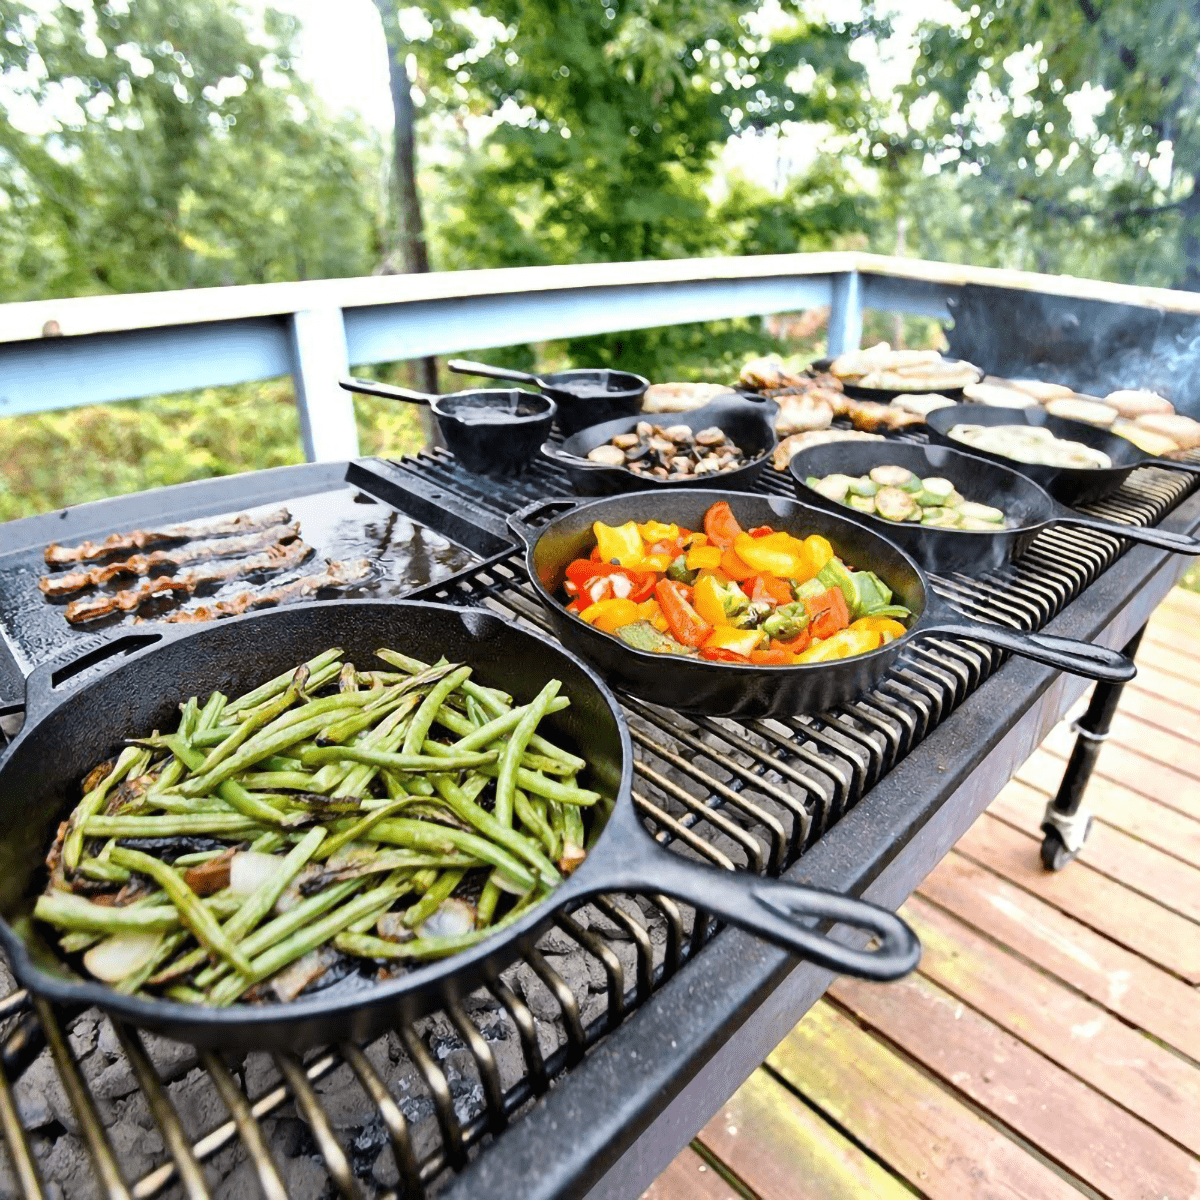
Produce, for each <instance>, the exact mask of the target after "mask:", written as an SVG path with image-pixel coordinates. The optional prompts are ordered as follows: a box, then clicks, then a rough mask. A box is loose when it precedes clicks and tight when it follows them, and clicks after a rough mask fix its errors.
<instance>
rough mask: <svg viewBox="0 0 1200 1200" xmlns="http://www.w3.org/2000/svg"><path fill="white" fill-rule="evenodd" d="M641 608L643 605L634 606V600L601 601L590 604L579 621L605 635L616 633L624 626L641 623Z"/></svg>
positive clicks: (580, 615) (581, 614)
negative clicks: (600, 630)
mask: <svg viewBox="0 0 1200 1200" xmlns="http://www.w3.org/2000/svg"><path fill="white" fill-rule="evenodd" d="M640 608H641V605H638V604H634V602H633V601H632V600H601V601H600V602H599V603H597V604H589V605H588V606H587V608H585V609H584V610H583V612H581V613H580V614H579V619H580V620H581V621H585V622H586V623H587V624H588V625H591V626H592V627H593V628H595V629H602V630H603V631H604V632H605V633H615V632H616V631H617V630H618V629H620V628H621V626H622V625H632V624H633V622H634V621H640V620H641V619H642V614H641V613H640V612H639V611H638V610H639V609H640Z"/></svg>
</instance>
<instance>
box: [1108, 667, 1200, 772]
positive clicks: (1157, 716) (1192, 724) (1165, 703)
mask: <svg viewBox="0 0 1200 1200" xmlns="http://www.w3.org/2000/svg"><path fill="white" fill-rule="evenodd" d="M1198 671H1200V668H1198ZM1119 715H1120V716H1121V717H1124V718H1128V719H1129V721H1128V725H1127V726H1126V728H1127V729H1128V730H1129V731H1130V732H1131V733H1136V732H1137V728H1138V726H1140V725H1145V726H1148V727H1149V728H1151V729H1154V730H1158V731H1160V732H1163V733H1168V734H1171V735H1172V736H1173V737H1174V738H1177V739H1179V740H1181V741H1183V742H1186V743H1187V744H1188V745H1189V746H1191V747H1192V752H1193V754H1194V753H1195V750H1196V747H1197V746H1200V721H1198V720H1197V719H1196V714H1195V713H1194V712H1193V711H1192V710H1191V709H1189V708H1184V707H1183V706H1181V705H1178V704H1175V703H1174V702H1173V701H1171V700H1167V699H1165V698H1164V697H1162V696H1155V695H1154V694H1153V693H1151V692H1147V691H1143V690H1139V689H1137V688H1128V689H1127V690H1126V691H1125V692H1123V693H1122V695H1121V707H1120V713H1119ZM1122 724H1125V722H1124V721H1122Z"/></svg>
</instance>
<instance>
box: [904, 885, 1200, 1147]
mask: <svg viewBox="0 0 1200 1200" xmlns="http://www.w3.org/2000/svg"><path fill="white" fill-rule="evenodd" d="M904 913H905V916H906V917H907V918H908V920H909V921H910V922H911V923H912V925H913V928H914V929H916V931H917V933H918V935H919V936H920V938H921V946H922V949H923V953H922V955H921V967H920V971H921V974H922V975H923V976H925V977H926V978H927V979H930V980H932V981H933V982H934V983H936V984H937V985H938V986H939V987H942V988H944V989H945V990H946V991H947V992H949V993H951V994H952V995H954V996H955V997H957V998H958V999H960V1000H963V1001H965V1002H966V1003H967V1004H969V1005H970V1006H971V1007H972V1008H974V1009H977V1010H978V1011H979V1012H981V1013H982V1014H983V1015H984V1016H985V1017H987V1018H988V1019H989V1020H991V1021H994V1022H995V1023H996V1024H997V1025H999V1026H1000V1027H1001V1028H1003V1029H1005V1030H1007V1031H1008V1032H1009V1033H1011V1034H1013V1035H1014V1036H1015V1037H1018V1038H1020V1039H1021V1040H1022V1041H1023V1042H1026V1043H1028V1044H1029V1045H1031V1046H1033V1047H1034V1049H1036V1050H1039V1051H1041V1053H1043V1054H1045V1055H1047V1056H1048V1057H1049V1058H1051V1059H1053V1060H1054V1061H1055V1062H1057V1063H1058V1064H1059V1065H1060V1066H1062V1067H1064V1068H1066V1070H1068V1071H1070V1072H1071V1074H1073V1075H1076V1076H1078V1077H1079V1078H1080V1079H1082V1080H1084V1081H1085V1082H1086V1083H1088V1084H1090V1085H1091V1086H1092V1087H1094V1088H1095V1089H1096V1090H1097V1091H1099V1092H1102V1093H1103V1094H1104V1095H1106V1096H1107V1097H1109V1099H1111V1100H1113V1101H1115V1102H1116V1103H1117V1104H1119V1105H1121V1107H1122V1108H1124V1109H1126V1110H1128V1111H1129V1112H1132V1113H1135V1114H1137V1115H1138V1116H1140V1117H1141V1118H1142V1119H1143V1120H1144V1121H1147V1122H1148V1123H1149V1124H1151V1125H1153V1126H1154V1127H1155V1128H1156V1129H1161V1130H1162V1131H1163V1132H1164V1133H1165V1134H1167V1135H1168V1136H1169V1137H1171V1138H1173V1139H1174V1140H1175V1141H1176V1142H1178V1143H1179V1144H1180V1145H1181V1146H1184V1147H1186V1148H1187V1149H1188V1150H1191V1151H1192V1152H1193V1153H1197V1154H1200V1121H1198V1120H1197V1119H1196V1118H1197V1114H1198V1113H1200V1067H1197V1066H1195V1065H1194V1064H1191V1063H1188V1062H1186V1061H1185V1060H1184V1059H1182V1058H1180V1057H1179V1056H1178V1055H1176V1054H1173V1053H1172V1052H1171V1051H1170V1050H1166V1049H1164V1048H1163V1047H1162V1046H1160V1045H1159V1044H1158V1043H1157V1042H1155V1041H1154V1040H1153V1039H1152V1038H1149V1037H1147V1036H1146V1035H1145V1034H1144V1033H1141V1032H1139V1031H1138V1030H1135V1029H1131V1028H1130V1027H1129V1026H1128V1025H1126V1024H1125V1023H1124V1022H1123V1021H1119V1020H1117V1019H1116V1018H1115V1017H1112V1016H1110V1015H1109V1014H1108V1013H1106V1012H1105V1011H1104V1009H1103V1008H1101V1007H1100V1005H1098V1004H1096V1003H1094V1002H1093V1001H1091V1000H1087V999H1084V998H1083V997H1082V996H1079V995H1078V994H1077V993H1076V992H1074V991H1073V990H1071V989H1070V988H1068V987H1066V986H1065V985H1063V984H1061V983H1058V982H1057V981H1055V980H1053V979H1051V978H1050V977H1048V976H1046V975H1044V974H1043V973H1042V972H1040V971H1038V970H1036V969H1035V968H1034V967H1031V966H1029V965H1027V964H1026V963H1023V962H1021V960H1020V959H1018V958H1016V957H1015V956H1014V955H1012V954H1009V953H1007V952H1006V951H1005V950H1003V949H1001V948H1000V947H998V946H996V945H995V944H994V943H992V942H990V941H988V939H987V938H985V937H981V936H980V935H979V934H977V933H975V932H974V931H973V930H971V929H970V928H969V927H968V926H967V925H965V924H964V923H963V922H962V921H959V920H957V919H956V918H955V917H953V916H950V915H949V914H948V913H945V912H943V911H942V910H941V909H939V908H935V907H934V906H933V905H932V904H929V903H928V902H927V901H924V900H922V899H921V898H920V897H914V898H913V899H912V900H910V901H909V903H908V904H907V905H906V906H905V910H904Z"/></svg>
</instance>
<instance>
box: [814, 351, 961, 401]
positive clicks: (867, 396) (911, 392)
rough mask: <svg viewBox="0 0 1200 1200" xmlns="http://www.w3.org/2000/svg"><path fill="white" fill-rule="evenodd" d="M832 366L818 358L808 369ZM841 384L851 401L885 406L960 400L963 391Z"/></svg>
mask: <svg viewBox="0 0 1200 1200" xmlns="http://www.w3.org/2000/svg"><path fill="white" fill-rule="evenodd" d="M945 361H946V362H948V363H959V362H962V359H961V358H947V359H946V360H945ZM831 366H833V359H832V358H818V359H816V360H815V361H814V362H812V363H810V364H809V369H810V370H813V371H828V370H829V368H830V367H831ZM979 378H980V379H982V378H983V372H982V371H980V372H979ZM839 382H841V383H842V391H844V392H845V393H846V395H847V396H849V397H850V398H851V399H853V400H876V401H878V402H879V403H880V404H887V403H888V401H889V400H895V398H896V397H897V396H945V397H947V398H948V399H950V400H961V399H962V395H963V390H962V388H960V387H957V388H940V387H932V388H929V387H925V388H916V387H914V388H870V387H859V386H858V384H856V383H845V382H842V381H840V380H839Z"/></svg>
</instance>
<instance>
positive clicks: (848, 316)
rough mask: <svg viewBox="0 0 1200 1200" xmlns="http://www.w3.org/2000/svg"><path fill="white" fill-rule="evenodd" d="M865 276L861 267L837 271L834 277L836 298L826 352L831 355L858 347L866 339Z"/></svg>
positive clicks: (831, 315) (834, 295)
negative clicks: (864, 328) (839, 273)
mask: <svg viewBox="0 0 1200 1200" xmlns="http://www.w3.org/2000/svg"><path fill="white" fill-rule="evenodd" d="M862 300H863V296H862V277H861V276H860V275H859V273H858V272H857V271H847V272H846V273H845V274H844V275H835V276H834V279H833V302H832V304H831V305H830V308H829V344H828V348H827V350H826V353H827V354H828V355H829V356H830V358H836V357H837V355H839V354H845V353H846V351H847V350H857V349H858V347H859V345H860V344H861V342H862V323H863V305H862Z"/></svg>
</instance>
